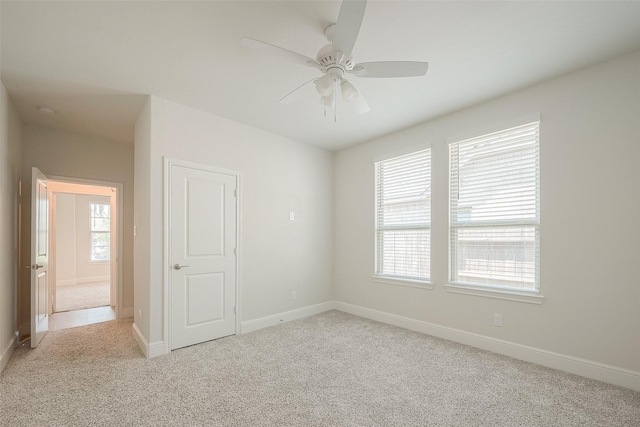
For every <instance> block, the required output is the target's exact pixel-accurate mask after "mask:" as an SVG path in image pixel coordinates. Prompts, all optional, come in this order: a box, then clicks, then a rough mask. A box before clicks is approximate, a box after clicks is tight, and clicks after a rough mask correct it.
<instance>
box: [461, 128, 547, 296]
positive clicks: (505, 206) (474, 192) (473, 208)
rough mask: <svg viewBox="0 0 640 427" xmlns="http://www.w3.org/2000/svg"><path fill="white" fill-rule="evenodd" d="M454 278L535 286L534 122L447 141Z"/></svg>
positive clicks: (536, 134) (536, 133) (536, 144)
mask: <svg viewBox="0 0 640 427" xmlns="http://www.w3.org/2000/svg"><path fill="white" fill-rule="evenodd" d="M449 159H450V240H451V245H450V247H451V254H450V255H451V257H450V259H451V266H450V271H451V281H452V282H453V283H461V284H473V285H481V286H492V287H507V288H516V289H518V290H530V291H535V290H537V289H538V287H539V277H538V276H539V274H538V271H539V258H540V257H539V253H540V231H539V226H540V185H539V181H540V167H539V122H534V123H528V124H525V125H521V126H517V127H514V128H510V129H506V130H502V131H499V132H494V133H491V134H488V135H483V136H479V137H476V138H471V139H466V140H463V141H459V142H455V143H452V144H450V146H449Z"/></svg>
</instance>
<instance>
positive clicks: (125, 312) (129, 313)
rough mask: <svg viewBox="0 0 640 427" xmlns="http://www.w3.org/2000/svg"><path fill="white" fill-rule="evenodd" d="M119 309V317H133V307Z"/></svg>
mask: <svg viewBox="0 0 640 427" xmlns="http://www.w3.org/2000/svg"><path fill="white" fill-rule="evenodd" d="M118 311H119V313H118V314H119V315H120V316H119V319H128V318H130V317H133V307H127V308H121V309H120V310H118Z"/></svg>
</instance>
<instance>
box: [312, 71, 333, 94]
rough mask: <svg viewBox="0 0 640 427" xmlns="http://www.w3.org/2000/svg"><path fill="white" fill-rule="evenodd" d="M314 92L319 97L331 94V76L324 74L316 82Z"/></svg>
mask: <svg viewBox="0 0 640 427" xmlns="http://www.w3.org/2000/svg"><path fill="white" fill-rule="evenodd" d="M316 90H317V91H318V93H319V94H320V96H323V97H324V96H329V95H331V94H332V93H333V76H332V75H331V74H325V75H324V76H322V77H320V78H319V79H318V80H316Z"/></svg>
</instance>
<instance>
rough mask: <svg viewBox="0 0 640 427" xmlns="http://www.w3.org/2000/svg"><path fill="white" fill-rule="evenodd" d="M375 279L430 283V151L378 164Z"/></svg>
mask: <svg viewBox="0 0 640 427" xmlns="http://www.w3.org/2000/svg"><path fill="white" fill-rule="evenodd" d="M375 169H376V276H384V277H389V278H395V279H409V280H417V281H424V282H428V281H429V278H430V264H431V259H430V257H431V254H430V250H431V248H430V246H431V244H430V240H431V231H430V227H431V149H426V150H422V151H418V152H415V153H411V154H407V155H404V156H400V157H395V158H392V159H388V160H384V161H381V162H378V163H376V164H375Z"/></svg>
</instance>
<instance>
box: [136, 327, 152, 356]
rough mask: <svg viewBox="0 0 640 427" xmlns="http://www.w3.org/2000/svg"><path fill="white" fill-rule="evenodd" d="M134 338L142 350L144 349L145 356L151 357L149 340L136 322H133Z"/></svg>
mask: <svg viewBox="0 0 640 427" xmlns="http://www.w3.org/2000/svg"><path fill="white" fill-rule="evenodd" d="M133 338H134V339H135V340H136V342H137V343H138V346H139V347H140V350H142V353H143V354H144V357H146V358H147V359H148V358H149V344H148V343H147V340H146V338H145V337H144V335H142V332H140V329H139V328H138V325H136V324H135V323H134V324H133Z"/></svg>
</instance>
